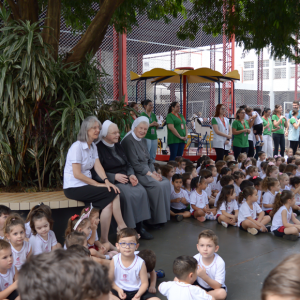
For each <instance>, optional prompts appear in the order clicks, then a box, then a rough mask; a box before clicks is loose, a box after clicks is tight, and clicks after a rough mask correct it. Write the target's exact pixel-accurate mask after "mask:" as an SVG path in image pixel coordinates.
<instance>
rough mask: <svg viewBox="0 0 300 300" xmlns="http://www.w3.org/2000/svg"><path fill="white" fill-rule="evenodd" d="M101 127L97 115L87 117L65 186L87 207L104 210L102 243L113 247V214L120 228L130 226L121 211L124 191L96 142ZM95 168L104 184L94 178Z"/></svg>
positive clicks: (72, 152)
mask: <svg viewBox="0 0 300 300" xmlns="http://www.w3.org/2000/svg"><path fill="white" fill-rule="evenodd" d="M100 129H101V123H100V122H99V120H98V119H97V118H96V117H94V116H91V117H87V118H86V119H85V120H83V122H82V124H81V128H80V131H79V133H78V136H77V142H75V143H73V144H72V146H71V147H70V149H69V151H68V154H67V159H66V164H65V169H64V186H63V189H64V194H65V196H66V197H67V198H69V199H72V200H77V201H82V202H85V204H86V205H87V206H89V205H90V203H92V204H93V206H94V207H96V208H99V209H102V213H101V216H100V224H101V239H100V242H101V243H102V244H103V245H104V246H105V248H106V249H110V248H111V246H112V245H111V244H110V243H109V242H108V231H109V227H110V222H111V217H112V215H113V216H114V218H115V220H116V222H117V224H118V228H119V229H122V228H125V227H127V226H126V224H125V222H124V220H123V217H122V214H121V208H120V196H119V193H120V190H119V189H118V188H117V187H116V186H115V185H113V184H112V183H111V182H110V181H109V180H108V178H107V176H106V174H105V171H104V169H103V167H102V165H101V163H100V161H99V157H98V151H97V147H96V145H95V144H94V141H95V140H97V139H98V137H99V133H100ZM92 168H94V170H95V172H96V173H97V174H98V176H99V177H100V178H101V179H102V181H103V182H104V183H99V182H97V181H95V180H93V179H92V174H91V170H92Z"/></svg>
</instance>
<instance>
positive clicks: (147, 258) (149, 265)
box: [136, 249, 164, 294]
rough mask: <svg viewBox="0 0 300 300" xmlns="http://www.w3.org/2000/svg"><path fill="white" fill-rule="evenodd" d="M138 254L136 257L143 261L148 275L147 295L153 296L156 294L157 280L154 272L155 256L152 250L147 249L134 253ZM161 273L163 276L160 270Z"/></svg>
mask: <svg viewBox="0 0 300 300" xmlns="http://www.w3.org/2000/svg"><path fill="white" fill-rule="evenodd" d="M136 252H138V254H137V255H138V256H139V257H140V258H141V259H143V260H144V262H145V265H146V269H147V273H148V275H149V276H148V277H149V289H148V291H149V293H151V294H155V293H156V279H157V275H156V272H155V264H156V255H155V253H154V251H152V250H148V249H144V250H141V251H136ZM159 271H161V272H162V273H163V274H164V272H163V271H162V270H159Z"/></svg>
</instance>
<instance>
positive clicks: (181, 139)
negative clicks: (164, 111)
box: [166, 101, 188, 160]
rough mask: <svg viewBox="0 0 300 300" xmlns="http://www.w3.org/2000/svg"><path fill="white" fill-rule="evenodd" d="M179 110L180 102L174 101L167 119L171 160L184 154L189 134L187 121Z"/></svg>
mask: <svg viewBox="0 0 300 300" xmlns="http://www.w3.org/2000/svg"><path fill="white" fill-rule="evenodd" d="M179 112H180V105H179V103H178V102H175V101H174V102H172V103H171V105H170V107H169V111H168V115H167V119H166V123H167V126H168V145H169V149H170V160H175V158H176V157H177V156H182V154H183V150H184V147H185V144H186V140H187V135H188V131H187V127H186V121H185V119H184V117H183V115H182V114H180V113H179Z"/></svg>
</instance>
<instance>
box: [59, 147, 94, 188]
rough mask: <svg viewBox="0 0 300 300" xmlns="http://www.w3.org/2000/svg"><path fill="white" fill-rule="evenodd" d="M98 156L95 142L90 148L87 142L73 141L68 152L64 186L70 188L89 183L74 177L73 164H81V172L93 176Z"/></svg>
mask: <svg viewBox="0 0 300 300" xmlns="http://www.w3.org/2000/svg"><path fill="white" fill-rule="evenodd" d="M97 158H99V156H98V150H97V147H96V145H95V144H94V143H92V144H91V147H90V148H89V146H88V144H87V143H86V142H80V141H77V142H75V143H73V144H72V146H71V147H70V149H69V151H68V154H67V159H66V164H65V169H64V186H63V188H64V189H68V188H74V187H80V186H84V185H87V184H86V183H84V182H83V181H81V180H79V179H76V178H75V177H74V174H73V168H72V164H81V173H82V174H83V175H85V176H86V177H89V178H92V174H91V169H92V168H93V167H94V164H95V161H96V159H97Z"/></svg>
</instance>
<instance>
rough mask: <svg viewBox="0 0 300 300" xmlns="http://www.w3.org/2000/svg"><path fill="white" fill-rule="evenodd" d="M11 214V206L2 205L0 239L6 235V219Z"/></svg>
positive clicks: (0, 206)
mask: <svg viewBox="0 0 300 300" xmlns="http://www.w3.org/2000/svg"><path fill="white" fill-rule="evenodd" d="M10 214H11V210H10V208H9V207H7V206H5V205H0V239H1V240H3V239H4V237H5V234H4V226H5V221H6V219H7V218H8V216H9V215H10Z"/></svg>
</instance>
